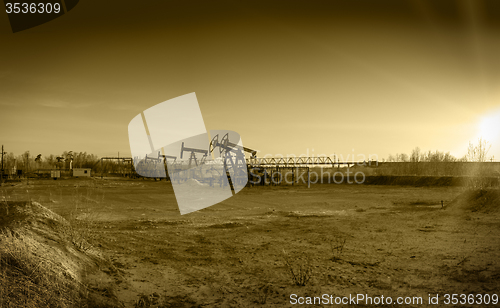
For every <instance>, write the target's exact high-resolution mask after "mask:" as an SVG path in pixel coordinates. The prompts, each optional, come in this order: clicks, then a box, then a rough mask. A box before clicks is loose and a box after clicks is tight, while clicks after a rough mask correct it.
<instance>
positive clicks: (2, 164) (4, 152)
mask: <svg viewBox="0 0 500 308" xmlns="http://www.w3.org/2000/svg"><path fill="white" fill-rule="evenodd" d="M5 153H6V152H4V151H3V144H2V173H1V177H2V180H1V181H0V183H2V184H3V155H4V154H5Z"/></svg>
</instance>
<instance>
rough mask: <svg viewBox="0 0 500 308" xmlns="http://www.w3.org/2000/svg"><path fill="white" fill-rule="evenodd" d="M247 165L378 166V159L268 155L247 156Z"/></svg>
mask: <svg viewBox="0 0 500 308" xmlns="http://www.w3.org/2000/svg"><path fill="white" fill-rule="evenodd" d="M246 162H247V165H248V166H250V167H298V166H304V167H311V166H315V165H331V166H332V167H335V166H339V167H340V166H341V165H345V166H348V167H350V166H353V165H360V166H376V165H377V164H378V162H377V161H369V162H366V161H344V162H341V161H338V160H335V157H333V158H331V157H328V156H316V157H268V158H261V157H258V158H257V157H255V158H252V157H251V158H247V160H246Z"/></svg>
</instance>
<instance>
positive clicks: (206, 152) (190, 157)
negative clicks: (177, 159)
mask: <svg viewBox="0 0 500 308" xmlns="http://www.w3.org/2000/svg"><path fill="white" fill-rule="evenodd" d="M184 152H191V155H190V156H189V168H191V163H192V161H193V160H194V163H195V164H196V166H198V160H197V158H196V153H201V154H203V157H202V158H201V160H200V165H202V164H203V163H204V162H205V160H206V159H207V155H208V150H202V149H196V148H188V147H185V146H184V142H183V143H182V145H181V159H182V156H183V154H184Z"/></svg>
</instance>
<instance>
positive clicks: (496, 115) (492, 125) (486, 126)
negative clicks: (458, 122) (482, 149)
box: [479, 110, 500, 144]
mask: <svg viewBox="0 0 500 308" xmlns="http://www.w3.org/2000/svg"><path fill="white" fill-rule="evenodd" d="M479 137H482V138H483V139H485V140H486V141H488V142H490V143H491V144H498V143H499V142H500V110H497V111H495V112H493V113H490V114H488V115H487V116H484V117H482V118H481V122H480V123H479Z"/></svg>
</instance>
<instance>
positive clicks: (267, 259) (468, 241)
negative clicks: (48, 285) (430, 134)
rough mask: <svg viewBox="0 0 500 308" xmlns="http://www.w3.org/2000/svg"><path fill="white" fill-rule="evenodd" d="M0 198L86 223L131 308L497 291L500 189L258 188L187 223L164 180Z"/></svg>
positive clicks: (37, 190)
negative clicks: (39, 206)
mask: <svg viewBox="0 0 500 308" xmlns="http://www.w3.org/2000/svg"><path fill="white" fill-rule="evenodd" d="M2 194H3V197H5V198H9V199H10V200H26V198H30V199H32V200H35V201H37V202H40V203H41V204H42V205H44V206H46V207H48V208H50V209H52V210H53V211H55V212H56V213H58V214H60V215H62V216H63V217H68V216H69V215H75V213H76V215H77V216H78V219H80V220H86V221H89V222H90V224H89V226H91V228H92V234H91V235H89V241H91V243H92V244H93V245H94V246H95V247H98V248H99V249H100V250H101V251H102V252H103V253H104V254H105V255H106V256H107V257H108V258H109V259H110V260H112V262H113V264H114V265H115V267H116V268H117V269H118V270H117V271H115V272H114V273H110V275H111V276H110V277H112V278H111V279H109V278H103V277H101V278H99V279H105V280H106V279H107V281H106V282H107V283H111V284H112V286H113V287H111V288H109V290H107V292H111V293H113V294H115V295H116V296H117V297H118V298H119V299H120V300H121V301H122V302H123V303H124V304H125V306H126V307H134V306H139V307H149V306H148V304H151V307H156V306H157V303H161V305H162V307H255V306H269V307H277V306H297V305H291V295H292V294H296V298H298V297H308V296H309V297H314V296H316V297H321V296H323V294H328V296H330V295H333V298H335V297H343V296H347V297H349V295H352V296H356V295H357V294H366V295H368V296H371V297H380V296H382V295H383V296H384V298H386V297H391V298H392V300H393V301H396V299H397V297H403V298H405V297H412V298H413V297H422V300H423V303H417V302H413V303H412V304H409V305H404V306H405V307H423V306H427V305H428V302H427V301H428V296H429V294H430V295H431V296H436V294H439V303H440V305H433V306H434V307H438V306H447V307H450V306H452V305H451V304H450V305H444V301H445V294H447V293H448V294H458V295H460V294H466V295H468V294H474V295H475V294H486V293H488V294H490V295H493V294H498V293H500V289H499V284H500V282H499V281H500V262H499V260H500V250H499V248H500V237H499V236H500V224H499V218H500V217H499V213H500V212H499V211H498V205H499V203H500V198H499V194H498V191H495V190H493V191H490V192H482V193H481V192H475V193H471V192H466V191H465V190H464V189H463V188H459V187H435V188H432V187H431V188H429V187H427V188H422V187H410V186H376V185H335V184H330V185H328V184H323V185H313V186H311V188H309V189H308V188H307V187H306V186H295V187H291V186H282V187H250V188H245V189H244V190H243V191H242V192H240V193H239V194H237V195H236V196H234V197H232V198H230V199H228V200H226V201H224V202H222V203H220V204H217V205H214V206H212V207H209V208H206V209H204V210H201V211H199V212H195V213H191V214H188V215H184V216H180V214H179V211H178V209H177V205H176V201H175V196H174V194H173V189H172V186H171V185H170V183H168V182H165V181H158V182H155V181H152V180H126V179H121V178H112V179H105V180H100V179H71V180H58V181H53V180H39V181H35V182H30V185H29V186H27V185H26V182H23V183H14V184H12V185H10V184H9V185H5V186H3V187H2V188H1V190H0V198H2ZM441 200H443V202H444V206H445V208H444V209H442V208H441V207H442V205H441ZM454 200H455V201H454ZM290 269H292V270H293V271H294V274H295V275H296V276H297V277H296V278H297V280H300V278H304V279H303V280H305V283H304V284H305V286H300V285H296V283H295V282H294V280H293V277H292V274H291V273H290V271H289V270H290ZM299 270H302V271H301V272H299ZM300 276H302V277H300ZM308 277H310V279H309V280H307V278H308ZM297 282H299V284H300V281H297ZM302 282H304V281H302ZM141 296H142V300H140V299H141ZM412 298H410V299H407V300H408V301H409V300H413V299H412ZM458 299H459V300H460V297H459V298H458ZM304 300H306V299H304ZM364 303H365V302H359V303H358V305H357V306H363V305H364ZM316 306H318V307H321V306H329V305H324V304H318V305H316ZM334 306H338V307H341V306H342V307H350V306H355V305H354V304H352V303H351V304H343V305H342V304H341V305H334ZM367 306H377V307H393V306H400V305H395V304H393V305H381V304H380V305H367ZM453 306H455V307H462V306H463V307H469V306H475V305H469V304H465V305H460V304H458V305H453ZM481 306H482V307H485V305H481ZM486 306H487V305H486Z"/></svg>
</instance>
